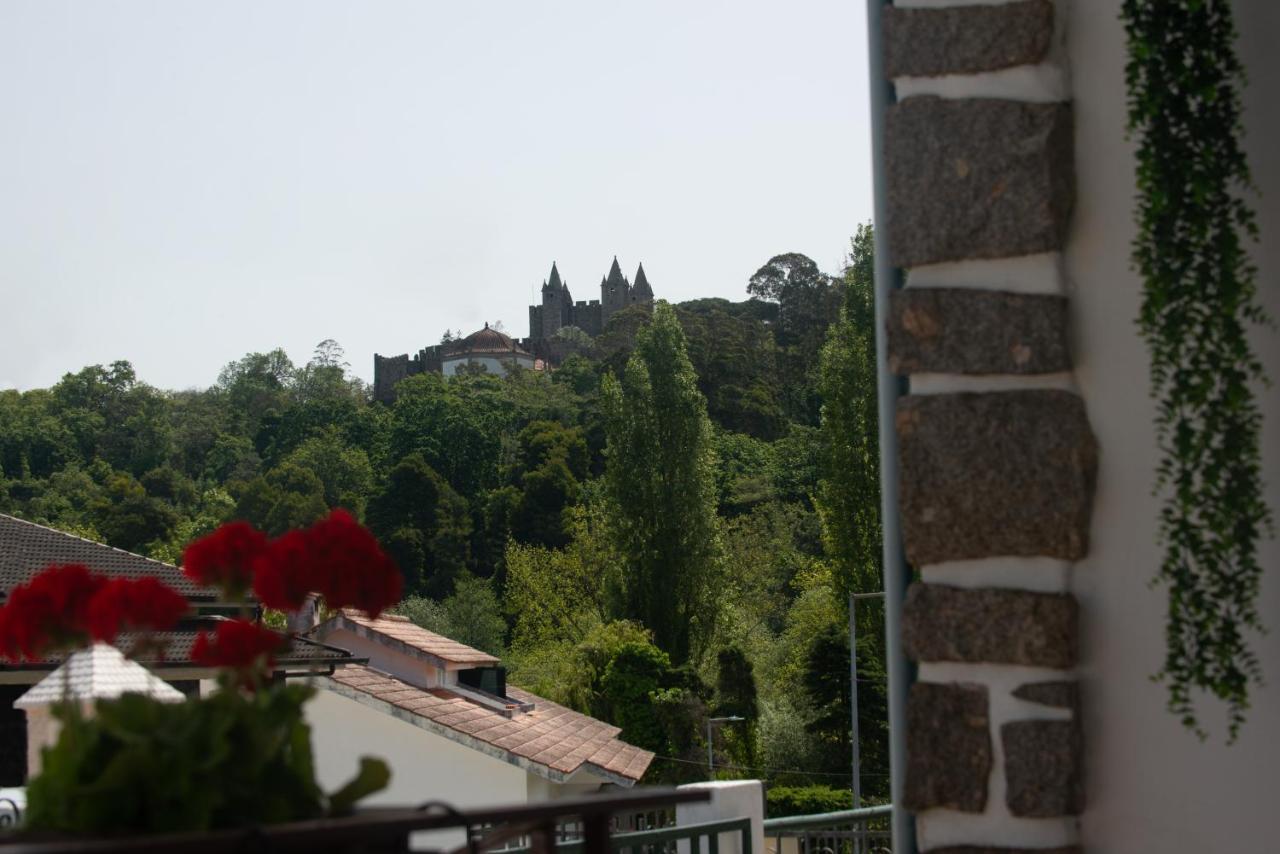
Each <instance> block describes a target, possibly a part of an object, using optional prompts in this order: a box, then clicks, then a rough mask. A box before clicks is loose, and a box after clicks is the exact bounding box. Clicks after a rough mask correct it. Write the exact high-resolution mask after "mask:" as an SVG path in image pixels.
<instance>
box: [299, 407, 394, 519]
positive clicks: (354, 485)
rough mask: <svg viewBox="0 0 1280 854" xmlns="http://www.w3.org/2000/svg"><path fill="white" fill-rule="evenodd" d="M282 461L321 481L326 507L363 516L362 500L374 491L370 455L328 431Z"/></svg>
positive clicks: (304, 443)
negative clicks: (309, 473) (337, 508)
mask: <svg viewBox="0 0 1280 854" xmlns="http://www.w3.org/2000/svg"><path fill="white" fill-rule="evenodd" d="M285 462H286V463H291V464H293V465H296V466H299V467H300V468H304V469H306V470H307V471H309V472H311V473H312V474H314V475H315V476H316V477H317V478H318V479H319V480H320V483H321V484H322V485H323V487H324V503H325V504H327V505H328V506H329V507H345V508H347V509H348V510H350V511H351V512H352V513H353V514H354V515H356V516H360V515H362V514H363V512H364V503H365V499H366V498H368V496H369V493H370V491H371V490H372V489H373V467H372V466H370V465H369V456H368V455H367V454H366V453H365V452H364V451H363V450H361V449H360V448H353V447H351V446H350V445H348V444H347V443H346V442H345V441H343V439H342V437H341V436H340V435H338V431H337V430H336V429H334V428H329V429H328V430H325V431H324V432H323V433H321V434H320V435H317V436H313V437H312V438H310V439H307V440H306V441H305V442H303V443H302V444H301V445H299V446H298V447H297V449H296V450H294V452H293V453H291V454H290V455H289V456H288V457H286V458H285Z"/></svg>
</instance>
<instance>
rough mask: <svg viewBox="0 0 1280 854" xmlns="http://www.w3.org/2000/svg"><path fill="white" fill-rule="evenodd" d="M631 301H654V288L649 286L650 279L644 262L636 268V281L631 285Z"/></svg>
mask: <svg viewBox="0 0 1280 854" xmlns="http://www.w3.org/2000/svg"><path fill="white" fill-rule="evenodd" d="M631 302H633V303H637V302H653V288H651V287H649V279H648V277H647V276H645V274H644V264H643V263H642V264H641V265H640V266H639V267H637V268H636V281H635V284H633V285H632V286H631Z"/></svg>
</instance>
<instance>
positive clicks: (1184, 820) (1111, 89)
mask: <svg viewBox="0 0 1280 854" xmlns="http://www.w3.org/2000/svg"><path fill="white" fill-rule="evenodd" d="M1118 5H1119V4H1118V3H1101V2H1092V0H1076V2H1071V3H1069V4H1067V8H1068V9H1069V10H1070V19H1069V22H1068V27H1067V32H1068V45H1069V50H1070V65H1071V75H1072V80H1073V91H1074V99H1075V115H1076V170H1077V173H1078V178H1077V202H1076V211H1075V214H1074V216H1073V228H1072V231H1071V235H1070V242H1069V244H1068V249H1067V252H1066V253H1065V259H1064V260H1065V266H1066V273H1067V277H1068V289H1069V295H1070V296H1071V298H1072V303H1071V304H1072V311H1073V316H1072V322H1073V326H1074V335H1075V341H1074V344H1075V352H1076V369H1075V377H1076V380H1077V383H1078V384H1079V388H1080V392H1081V393H1082V394H1083V395H1084V399H1085V402H1086V404H1087V406H1088V413H1089V420H1090V422H1091V424H1092V426H1093V430H1094V433H1095V434H1096V435H1097V438H1098V442H1099V446H1100V451H1101V453H1100V459H1099V470H1098V489H1097V498H1096V501H1095V504H1094V510H1093V529H1092V545H1091V548H1090V550H1089V555H1088V557H1087V558H1086V559H1085V560H1083V561H1082V562H1080V563H1079V564H1077V565H1076V566H1075V567H1074V569H1073V577H1072V579H1071V588H1072V590H1073V591H1074V592H1075V593H1076V595H1077V596H1078V597H1079V598H1080V602H1081V615H1082V620H1083V622H1082V626H1081V630H1082V647H1083V648H1082V662H1081V668H1080V669H1081V677H1082V686H1081V688H1082V693H1083V701H1084V715H1085V718H1084V733H1085V742H1086V757H1085V768H1084V771H1085V775H1086V792H1087V801H1088V803H1087V805H1086V811H1085V813H1084V816H1083V818H1082V824H1081V833H1082V842H1083V844H1084V849H1085V850H1086V851H1090V852H1133V851H1171V852H1172V851H1213V852H1216V853H1217V854H1228V852H1237V851H1238V852H1257V851H1270V850H1277V849H1280V843H1278V842H1277V841H1276V825H1275V807H1276V804H1277V791H1276V783H1277V781H1280V543H1277V541H1276V540H1274V539H1273V540H1268V541H1265V542H1263V543H1262V546H1261V555H1260V557H1261V560H1260V563H1261V565H1262V566H1263V567H1264V568H1265V569H1266V572H1267V575H1266V576H1265V577H1264V579H1263V583H1262V593H1261V602H1260V606H1259V611H1260V613H1261V614H1262V617H1263V620H1264V622H1265V623H1266V624H1267V625H1268V626H1269V627H1270V629H1271V633H1270V634H1269V635H1267V636H1265V637H1255V638H1253V639H1252V643H1253V644H1254V648H1255V650H1256V651H1257V652H1258V654H1259V657H1260V659H1261V662H1262V667H1263V670H1264V675H1265V678H1266V681H1267V684H1266V685H1265V686H1264V687H1261V688H1255V689H1253V693H1252V698H1253V708H1252V709H1251V710H1250V712H1249V716H1248V717H1249V721H1248V723H1247V724H1246V726H1245V727H1244V729H1243V731H1242V732H1241V736H1240V740H1239V742H1238V743H1237V744H1236V745H1234V746H1230V747H1228V746H1226V745H1225V743H1224V742H1225V734H1226V725H1225V720H1224V716H1223V715H1222V714H1221V706H1220V705H1219V704H1216V703H1213V702H1207V703H1204V704H1203V705H1202V709H1203V711H1204V712H1205V716H1204V719H1205V722H1206V723H1208V724H1209V725H1210V729H1211V732H1212V735H1211V737H1210V739H1209V740H1208V741H1206V742H1204V743H1201V742H1200V741H1198V740H1197V739H1196V737H1195V736H1194V735H1193V734H1191V733H1190V732H1188V731H1187V730H1185V729H1184V728H1183V727H1182V726H1181V725H1180V724H1179V722H1178V720H1177V719H1176V718H1175V717H1174V716H1173V715H1171V714H1170V713H1169V712H1167V711H1166V710H1165V699H1166V689H1165V687H1164V686H1163V685H1160V684H1154V683H1152V682H1151V680H1150V677H1151V675H1152V674H1153V673H1155V672H1157V671H1158V670H1159V669H1160V666H1161V664H1162V662H1163V656H1164V622H1165V591H1164V590H1163V589H1153V588H1151V587H1150V586H1149V582H1150V580H1151V577H1152V575H1153V574H1154V573H1155V570H1156V568H1157V566H1158V565H1159V562H1160V556H1161V553H1160V550H1159V548H1158V547H1157V545H1156V536H1157V531H1156V518H1157V517H1156V514H1157V511H1158V504H1157V502H1156V501H1155V500H1154V499H1153V498H1152V497H1151V494H1150V492H1151V485H1152V476H1153V473H1154V471H1155V466H1156V462H1157V455H1158V451H1157V448H1156V443H1155V437H1154V432H1153V429H1152V424H1153V422H1154V419H1155V411H1154V407H1153V404H1152V402H1151V400H1150V399H1149V397H1148V392H1147V390H1148V388H1149V381H1148V376H1147V369H1148V359H1147V353H1146V349H1145V347H1144V345H1143V343H1142V341H1141V340H1140V339H1139V337H1138V335H1137V329H1136V327H1135V324H1134V319H1135V318H1136V317H1137V315H1138V307H1139V304H1140V300H1141V282H1140V280H1139V279H1138V277H1137V276H1136V275H1135V274H1134V273H1133V271H1132V269H1131V267H1130V261H1129V256H1130V244H1131V241H1132V239H1133V236H1134V233H1135V226H1134V223H1133V197H1134V161H1133V157H1132V148H1131V146H1130V145H1129V144H1128V143H1126V141H1125V139H1124V134H1125V84H1124V61H1125V44H1124V32H1123V29H1122V27H1121V24H1120V22H1119V19H1118V15H1119V13H1118ZM1231 7H1232V9H1233V10H1234V12H1235V14H1236V16H1237V25H1238V28H1239V31H1240V41H1239V50H1240V53H1241V58H1242V59H1243V60H1244V62H1245V67H1246V68H1247V70H1248V75H1249V86H1248V88H1247V89H1246V90H1245V121H1246V125H1247V138H1246V147H1247V149H1248V153H1249V159H1250V165H1251V166H1252V168H1253V174H1254V179H1255V181H1256V183H1257V185H1258V188H1259V190H1260V195H1259V196H1256V197H1254V198H1253V199H1252V200H1251V202H1252V205H1253V207H1254V209H1255V210H1256V211H1257V213H1258V219H1259V222H1258V224H1259V226H1260V228H1261V231H1262V242H1261V243H1260V244H1258V245H1256V246H1254V247H1253V257H1254V259H1255V260H1256V262H1257V264H1258V273H1259V275H1258V282H1259V287H1260V290H1261V292H1262V295H1263V297H1262V299H1263V302H1264V303H1265V304H1266V306H1267V309H1268V311H1269V312H1270V314H1271V316H1272V317H1280V158H1278V157H1277V156H1276V150H1277V146H1278V145H1280V110H1277V108H1276V104H1277V103H1278V102H1280V52H1277V51H1276V36H1277V33H1280V3H1274V2H1262V0H1258V2H1252V0H1249V1H1248V2H1240V1H1239V0H1237V2H1234V3H1232V4H1231ZM1254 340H1255V343H1256V347H1257V352H1258V353H1259V355H1260V356H1261V359H1262V362H1263V364H1265V365H1266V366H1267V367H1268V370H1269V373H1270V376H1271V378H1272V380H1273V381H1275V382H1280V335H1277V334H1276V333H1274V332H1266V331H1258V334H1257V335H1256V336H1255V339H1254ZM1259 399H1260V401H1261V402H1262V408H1263V411H1264V417H1265V419H1266V426H1265V430H1264V438H1263V445H1264V447H1263V466H1264V475H1263V477H1264V480H1265V481H1266V483H1267V485H1268V486H1267V489H1268V492H1267V499H1268V502H1269V504H1270V506H1271V508H1272V510H1273V512H1280V391H1277V388H1276V387H1274V386H1273V387H1272V388H1271V389H1269V390H1267V389H1260V390H1259Z"/></svg>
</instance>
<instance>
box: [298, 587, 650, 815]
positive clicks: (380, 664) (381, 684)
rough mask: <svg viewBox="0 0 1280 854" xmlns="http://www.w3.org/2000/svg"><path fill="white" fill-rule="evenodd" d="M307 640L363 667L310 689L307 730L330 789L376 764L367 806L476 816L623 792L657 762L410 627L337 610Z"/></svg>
mask: <svg viewBox="0 0 1280 854" xmlns="http://www.w3.org/2000/svg"><path fill="white" fill-rule="evenodd" d="M311 636H312V637H314V638H316V639H318V640H321V641H323V642H324V643H325V644H326V645H330V646H335V647H340V648H342V649H345V650H348V651H350V652H351V653H352V654H353V655H354V656H355V657H356V658H358V659H367V660H368V664H367V665H352V664H349V665H346V666H343V667H341V668H338V669H336V670H335V671H334V673H333V674H332V675H330V676H328V677H324V678H317V679H314V680H313V684H314V685H315V686H316V687H317V688H318V689H319V690H318V692H317V695H316V697H315V698H314V699H313V700H312V701H311V702H310V704H309V705H308V707H307V720H308V721H309V722H310V724H311V727H312V742H313V746H314V752H315V757H316V774H317V777H318V778H319V781H320V784H321V785H322V786H323V787H324V788H326V789H332V788H335V787H337V786H339V785H341V784H342V783H343V782H345V781H346V779H347V778H348V777H349V776H350V774H351V769H352V768H354V767H356V764H357V761H358V759H359V757H360V756H364V755H370V756H380V757H382V758H383V759H385V760H386V761H387V762H388V764H389V765H390V766H391V771H392V779H391V785H390V786H389V787H388V788H387V789H385V790H384V791H382V792H380V793H379V794H378V795H376V796H374V797H373V798H371V799H370V803H371V804H378V803H382V804H399V805H403V804H418V803H423V802H426V801H430V800H442V801H447V802H448V803H449V804H450V805H452V806H454V807H457V808H468V807H479V806H485V805H494V804H503V803H505V804H511V803H519V802H526V801H535V800H545V799H549V798H556V797H563V796H576V795H582V794H586V793H589V792H593V791H596V790H599V789H601V788H603V787H605V786H609V785H613V786H621V787H630V786H632V785H634V784H635V783H637V782H639V780H640V778H641V777H642V775H643V774H644V772H645V769H647V768H648V767H649V763H650V762H651V761H652V759H653V754H652V753H650V752H648V751H646V750H641V749H640V748H638V747H634V746H632V745H629V744H626V743H625V742H623V741H621V740H619V738H618V734H619V732H620V730H619V729H618V728H617V727H614V726H610V725H609V724H606V723H604V722H602V721H598V720H595V719H594V718H591V717H588V716H587V715H583V714H580V713H578V712H574V711H572V710H570V709H566V708H564V707H563V706H559V705H557V704H555V703H552V702H549V701H547V700H544V699H542V698H541V697H536V696H534V695H533V694H530V693H528V692H527V691H522V690H520V689H518V688H514V687H511V686H508V685H506V684H505V677H504V672H503V670H502V669H501V667H500V666H499V664H500V662H499V660H498V659H497V658H495V657H494V656H492V655H489V654H488V653H485V652H481V651H480V650H477V649H472V648H471V647H468V646H465V645H463V644H460V643H457V642H456V641H452V640H450V639H448V638H445V637H442V636H440V635H437V634H435V633H433V632H429V631H427V630H426V629H422V628H420V627H418V626H416V625H414V624H413V623H411V622H409V620H408V619H407V618H406V617H400V616H395V615H383V616H382V617H380V618H379V619H376V620H370V619H368V618H366V617H365V616H363V615H361V614H359V613H358V612H352V611H345V612H342V613H340V614H338V615H337V616H335V617H333V618H332V619H330V620H328V621H327V622H325V623H323V624H321V625H319V626H317V627H316V628H315V629H314V630H313V631H312V633H311Z"/></svg>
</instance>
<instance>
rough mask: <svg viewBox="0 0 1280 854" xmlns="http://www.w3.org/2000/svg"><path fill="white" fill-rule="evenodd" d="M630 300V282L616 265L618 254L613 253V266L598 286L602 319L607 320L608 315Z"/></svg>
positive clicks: (624, 305)
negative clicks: (602, 282)
mask: <svg viewBox="0 0 1280 854" xmlns="http://www.w3.org/2000/svg"><path fill="white" fill-rule="evenodd" d="M630 302H631V284H630V282H628V281H627V279H626V277H625V276H623V275H622V268H621V267H619V266H618V256H617V255H615V256H613V266H612V267H610V268H609V275H608V276H606V277H605V280H604V284H602V285H601V286H600V305H601V307H602V308H603V315H604V319H605V320H608V319H609V315H611V314H613V313H614V312H615V311H619V310H621V309H624V308H626V307H627V305H628V304H630Z"/></svg>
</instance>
